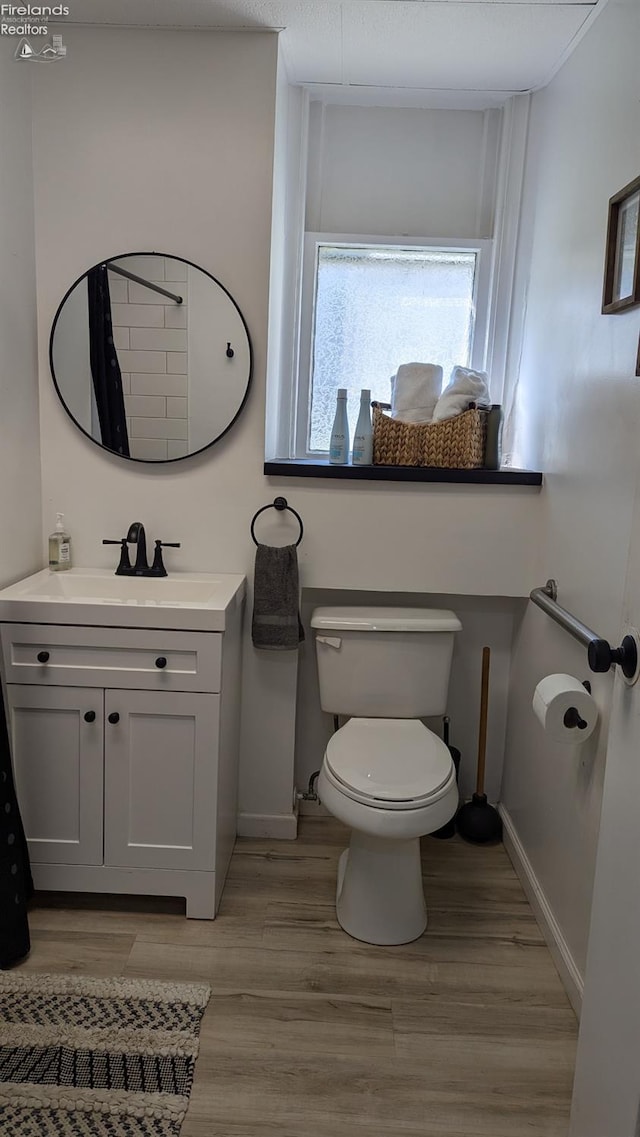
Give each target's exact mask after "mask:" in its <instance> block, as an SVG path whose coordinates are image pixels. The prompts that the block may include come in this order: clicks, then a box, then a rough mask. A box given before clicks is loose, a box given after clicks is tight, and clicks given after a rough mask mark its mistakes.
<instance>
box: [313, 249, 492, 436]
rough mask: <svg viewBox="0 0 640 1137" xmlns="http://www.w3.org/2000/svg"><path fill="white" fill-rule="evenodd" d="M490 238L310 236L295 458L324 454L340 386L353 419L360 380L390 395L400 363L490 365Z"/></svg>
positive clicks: (375, 393)
mask: <svg viewBox="0 0 640 1137" xmlns="http://www.w3.org/2000/svg"><path fill="white" fill-rule="evenodd" d="M490 254H491V242H490V241H475V242H465V241H462V242H453V241H447V242H438V243H437V244H436V243H427V242H421V243H420V244H415V245H402V244H399V243H398V241H397V238H396V239H395V240H391V239H389V240H384V239H380V238H372V239H367V238H353V239H349V238H345V237H344V236H341V237H339V238H332V237H330V236H327V235H323V234H309V235H308V236H307V239H306V247H305V266H304V274H303V296H302V327H301V339H300V346H301V354H300V373H299V382H298V399H297V408H296V432H295V433H296V440H295V455H294V456H295V457H301V458H303V457H311V456H320V455H323V454H325V453H326V452H327V451H328V449H329V437H330V434H331V427H332V425H333V416H334V413H335V404H336V391H337V389H338V388H339V387H346V388H347V391H348V392H349V394H348V399H347V406H348V412H349V420H350V422H351V423H352V424H353V423H355V421H356V418H357V414H358V408H359V403H360V390H361V388H363V387H365V388H370V389H371V397H372V399H378V400H379V401H380V402H390V399H391V384H390V379H391V376H392V375H394V374H395V372H396V370H397V368H398V366H399V365H400V364H401V363H410V362H414V361H421V362H425V363H426V362H429V363H440V364H441V365H442V368H443V372H444V383H445V384H446V383H447V382H448V379H449V375H450V373H451V368H452V367H453V366H454V365H455V364H460V365H462V366H465V367H468V366H473V367H477V368H485V366H486V340H487V314H488V301H489V279H490V267H491V266H490V261H491V256H490Z"/></svg>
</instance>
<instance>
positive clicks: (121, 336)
mask: <svg viewBox="0 0 640 1137" xmlns="http://www.w3.org/2000/svg"><path fill="white" fill-rule="evenodd" d="M112 330H113V342H114V344H115V345H116V350H117V351H120V349H121V348H125V347H126V348H128V347H129V329H128V328H113V329H112Z"/></svg>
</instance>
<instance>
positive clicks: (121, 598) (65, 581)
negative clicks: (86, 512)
mask: <svg viewBox="0 0 640 1137" xmlns="http://www.w3.org/2000/svg"><path fill="white" fill-rule="evenodd" d="M245 591H246V579H245V577H244V576H240V575H238V574H235V573H217V574H216V573H195V572H176V573H171V574H170V575H169V576H167V577H162V578H160V579H158V578H154V577H138V576H115V575H114V573H113V571H112V570H111V569H83V568H73V569H68V570H67V571H66V572H50V570H49V569H43V570H42V572H37V573H34V575H33V576H28V577H25V579H24V580H19V581H18V582H17V584H12V585H11V586H10V587H9V588H5V589H3V590H2V591H0V620H3V621H12V622H13V621H16V622H19V623H22V622H30V623H33V622H35V623H45V624H92V625H98V626H100V627H103V626H105V625H106V626H108V627H121V628H169V629H176V630H180V629H184V630H185V631H206V632H222V631H224V629H225V624H226V620H225V615H226V612H227V611H228V610H229V609H230V608H233V607H235V606H236V605H237V604H241V603H242V601H243V599H244V595H245Z"/></svg>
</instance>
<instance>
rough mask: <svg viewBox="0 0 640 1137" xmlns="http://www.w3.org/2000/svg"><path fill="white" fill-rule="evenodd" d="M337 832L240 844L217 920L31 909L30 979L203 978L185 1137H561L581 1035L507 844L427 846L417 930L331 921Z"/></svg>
mask: <svg viewBox="0 0 640 1137" xmlns="http://www.w3.org/2000/svg"><path fill="white" fill-rule="evenodd" d="M344 844H345V841H344V830H342V828H341V827H340V826H339V825H338V824H337V823H335V822H334V821H333V820H329V819H324V818H322V819H313V820H309V819H307V820H303V822H302V825H301V836H300V839H299V840H298V841H297V842H287V841H253V840H239V841H238V844H237V846H236V851H235V853H234V856H233V861H232V864H231V869H230V874H229V879H228V881H227V885H226V888H225V893H224V896H223V899H222V906H221V909H220V915H219V917H218V919H217V920H215V921H214V922H207V921H192V920H191V921H187V920H186V919H184V917H183V916H182V915H181V908H180V906H179V905H178V904H177V902H174V901H166V902H158V901H153V902H150V901H149V902H143V901H140V900H137V899H133V898H129V899H127V898H122V897H118V898H107V897H70V896H69V895H66V896H60V895H58V896H56V895H55V894H47V895H44V894H41V895H39V896H38V897H37V898H36V901H35V903H34V907H33V909H32V913H31V917H30V923H31V929H32V940H33V949H32V953H31V956H30V958H29V959H28V960H27V961H26V963H25V964H24V965H23V969H25V970H34V971H56V972H60V971H65V972H67V971H68V972H74V973H87V974H92V975H128V976H136V977H146V978H156V979H174V978H175V979H182V980H192V979H193V980H207V981H208V982H210V983H211V986H212V991H213V994H212V998H211V1002H210V1003H209V1007H208V1009H207V1013H206V1015H205V1018H204V1021H203V1028H202V1035H201V1048H200V1057H199V1059H198V1063H197V1066H196V1078H195V1084H194V1088H193V1095H192V1098H191V1105H190V1109H189V1113H188V1115H187V1119H186V1121H185V1123H184V1126H183V1129H182V1135H181V1137H258V1135H259V1137H524V1135H527V1137H566V1133H567V1128H568V1116H569V1102H570V1096H571V1083H572V1076H573V1064H574V1057H575V1044H576V1036H577V1025H576V1020H575V1017H574V1015H573V1012H572V1010H571V1008H570V1006H569V1003H568V1001H567V998H566V996H565V994H564V990H563V988H562V986H561V983H560V980H559V978H558V975H557V973H556V970H555V968H554V965H553V963H552V960H551V957H550V955H549V952H548V950H547V948H546V946H545V944H544V941H543V939H542V936H541V934H540V932H539V930H538V927H537V924H536V922H535V919H534V917H533V914H532V912H531V909H530V908H529V905H528V903H527V900H526V898H525V895H524V893H523V891H522V888H521V886H520V883H519V881H518V879H517V877H516V876H515V873H514V872H513V869H512V867H511V865H510V863H509V860H508V858H507V855H506V853H505V852H504V849H503V848H502V846H498V847H491V848H487V847H485V848H482V847H474V846H470V845H466V844H464V842H462V841H460V840H459V839H458V838H455V839H454V840H453V841H437V840H435V839H434V838H427V839H426V840H425V841H424V848H423V854H424V857H423V863H424V877H425V891H426V897H427V905H428V908H429V920H430V922H429V928H428V930H427V932H426V933H425V935H424V936H423V937H422V938H421V939H420V940H418V941H416V942H415V943H413V944H409V945H407V946H404V947H397V948H379V947H370V946H367V945H366V944H360V943H358V942H356V941H355V940H352V939H350V938H349V937H348V936H346V935H345V933H344V932H342V931H341V929H340V928H339V926H338V924H337V923H336V919H335V912H334V904H333V900H334V890H335V875H336V864H337V859H338V855H339V853H340V852H341V850H342V848H343V847H344Z"/></svg>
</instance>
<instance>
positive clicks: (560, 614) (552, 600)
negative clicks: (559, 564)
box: [530, 578, 638, 725]
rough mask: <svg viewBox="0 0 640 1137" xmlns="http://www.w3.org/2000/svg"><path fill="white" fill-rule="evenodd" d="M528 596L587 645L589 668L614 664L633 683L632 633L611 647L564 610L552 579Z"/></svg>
mask: <svg viewBox="0 0 640 1137" xmlns="http://www.w3.org/2000/svg"><path fill="white" fill-rule="evenodd" d="M530 599H531V600H532V601H533V603H534V604H535V605H537V607H538V608H541V609H542V611H543V612H546V613H547V616H550V617H551V619H552V620H555V622H556V624H559V625H560V627H561V628H564V630H565V631H566V632H569V635H571V636H573V637H574V639H576V640H578V641H579V642H580V643H581V644H583V645H584V647H586V649H587V659H588V661H589V667H590V668H591V670H592V671H595V672H606V671H609V670H610V669H611V667H613V665H614V664H617V666H619V667H620V670H621V671H622V674H623V675H624V677H625V679H626V680H627V682H628V683H632V682H635V680H636V679H637V677H638V642H637V639H636V636H635V635H631V634H630V633H629V634H627V635H626V636H625V637H624V639H623V640H622V643H621V644H620V647H611V644H610V643H609V641H608V640H605V639H603V638H602V636H599V635H597V634H596V632H594V631H592V630H591V628H588V627H587V625H586V624H583V623H582V621H581V620H579V619H578V618H577V616H574V615H573V614H572V613H571V612H567V610H566V608H562V607H561V605H560V604H558V602H557V600H558V584H557V581H555V580H553V578H550V579H549V580H548V581H547V583H546V584H545V586H544V588H534V589H533V591H532V592H531V593H530ZM565 725H569V724H568V723H567V724H565ZM576 725H577V724H576Z"/></svg>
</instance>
